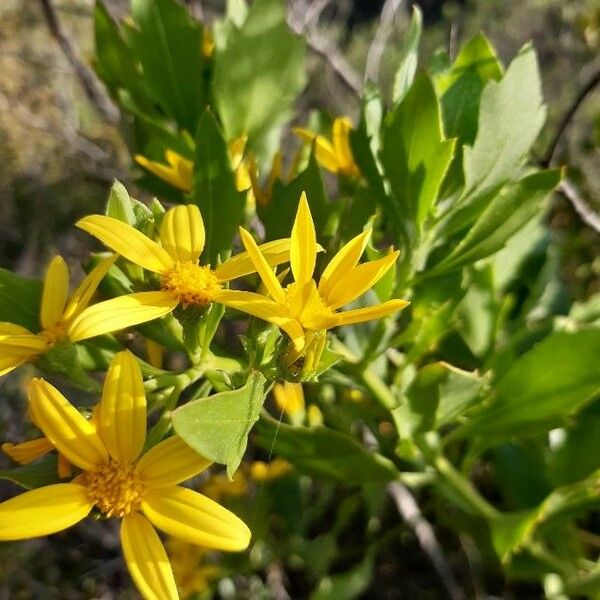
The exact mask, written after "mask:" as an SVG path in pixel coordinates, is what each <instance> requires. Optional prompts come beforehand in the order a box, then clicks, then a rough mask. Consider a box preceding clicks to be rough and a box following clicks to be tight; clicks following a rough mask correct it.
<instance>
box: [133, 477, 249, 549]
mask: <svg viewBox="0 0 600 600" xmlns="http://www.w3.org/2000/svg"><path fill="white" fill-rule="evenodd" d="M142 511H143V512H144V514H145V515H146V516H147V517H148V518H149V519H150V521H151V522H152V523H153V524H154V525H155V526H156V527H158V528H159V529H162V530H163V531H164V532H165V533H168V534H169V535H172V536H174V537H176V538H179V539H181V540H184V541H186V542H190V543H191V544H198V545H199V546H206V547H207V548H215V549H217V550H228V551H231V552H236V551H240V550H245V549H246V548H247V547H248V544H249V543H250V536H251V533H250V530H249V529H248V527H247V526H246V524H245V523H244V522H243V521H242V520H241V519H239V518H238V517H236V516H235V515H234V514H233V513H232V512H230V511H228V510H227V509H226V508H223V507H222V506H220V505H219V504H217V503H216V502H214V501H213V500H210V499H209V498H207V497H206V496H203V495H202V494H198V493H197V492H194V491H192V490H188V489H186V488H182V487H176V486H173V487H166V488H160V489H157V490H151V491H150V492H149V493H148V494H146V496H145V497H144V500H143V502H142Z"/></svg>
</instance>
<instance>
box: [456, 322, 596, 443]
mask: <svg viewBox="0 0 600 600" xmlns="http://www.w3.org/2000/svg"><path fill="white" fill-rule="evenodd" d="M598 356H600V336H599V335H598V332H597V331H578V332H574V333H571V332H556V333H553V334H551V335H549V336H548V337H546V338H545V339H544V340H543V341H541V342H540V343H539V344H537V345H536V346H534V347H533V348H532V349H531V350H529V351H528V352H527V353H525V354H524V355H523V356H522V357H520V358H519V359H518V360H517V361H516V362H515V363H514V364H513V366H512V368H510V369H509V371H508V372H507V373H506V374H505V375H504V376H503V377H502V378H501V379H500V381H498V382H497V384H496V385H495V398H493V399H492V401H491V403H490V405H489V407H488V408H486V409H485V410H483V411H482V412H481V413H479V414H478V415H476V416H474V417H473V418H472V419H471V420H470V421H469V423H467V424H466V425H465V427H464V428H463V429H462V430H461V432H460V434H461V437H464V436H478V437H481V438H483V439H484V440H485V441H486V443H487V442H488V441H495V440H498V439H509V438H512V437H515V436H519V435H529V434H533V433H539V432H545V431H548V430H549V429H551V428H553V427H555V426H557V425H560V424H561V423H563V422H564V421H565V419H566V418H567V417H568V416H569V415H572V414H574V413H576V412H577V411H578V410H579V409H581V408H582V406H583V405H585V404H586V403H587V402H588V401H589V400H591V399H593V398H594V397H596V396H597V395H598V394H599V393H600V371H599V370H598Z"/></svg>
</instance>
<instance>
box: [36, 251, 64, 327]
mask: <svg viewBox="0 0 600 600" xmlns="http://www.w3.org/2000/svg"><path fill="white" fill-rule="evenodd" d="M68 295H69V269H68V268H67V263H65V261H64V259H63V258H62V256H55V257H54V258H53V259H52V260H51V261H50V264H49V265H48V269H47V270H46V276H45V278H44V291H43V292H42V305H41V308H40V324H41V326H42V329H49V328H50V327H52V326H53V325H55V324H56V323H58V322H59V321H60V320H61V318H62V314H63V310H64V309H65V303H66V302H67V297H68Z"/></svg>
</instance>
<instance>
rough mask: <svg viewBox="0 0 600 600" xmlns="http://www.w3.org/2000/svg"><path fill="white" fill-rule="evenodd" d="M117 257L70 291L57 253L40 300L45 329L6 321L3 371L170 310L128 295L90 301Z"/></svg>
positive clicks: (0, 349)
mask: <svg viewBox="0 0 600 600" xmlns="http://www.w3.org/2000/svg"><path fill="white" fill-rule="evenodd" d="M115 260H116V256H111V257H109V258H106V259H104V260H103V261H101V262H100V263H99V264H98V265H97V266H96V267H95V268H94V269H92V270H91V271H90V273H89V274H88V275H87V276H86V277H85V278H84V280H83V281H82V282H81V284H80V285H79V287H77V289H76V290H75V291H74V292H73V293H72V294H71V295H70V296H69V270H68V268H67V264H66V263H65V261H64V260H63V258H62V257H61V256H55V257H54V258H53V259H52V260H51V261H50V264H49V265H48V268H47V270H46V275H45V278H44V286H43V290H42V301H41V305H40V325H41V326H42V329H41V331H39V332H38V333H32V332H31V331H29V330H28V329H26V328H25V327H21V326H20V325H15V324H14V323H0V375H4V374H5V373H8V372H9V371H11V370H12V369H14V368H15V367H18V366H19V365H22V364H23V363H26V362H30V361H32V360H35V359H36V358H37V357H39V356H40V355H42V354H44V353H46V352H48V351H49V350H50V349H52V348H53V347H54V346H55V345H57V344H59V343H61V342H65V341H70V342H79V341H81V340H85V339H88V338H91V337H95V336H97V335H102V334H105V333H112V332H113V331H117V330H119V329H124V328H125V327H130V326H132V325H137V324H138V323H141V322H143V321H148V320H151V319H155V318H156V317H159V316H161V315H163V314H165V309H164V307H163V308H162V309H161V308H160V307H159V306H158V305H157V306H154V307H140V306H138V305H137V303H135V302H134V303H133V304H132V303H131V302H130V301H127V300H125V301H124V300H123V299H122V298H115V299H113V300H107V301H105V302H99V303H97V304H94V305H91V306H90V305H89V304H90V301H91V299H92V297H93V295H94V293H95V292H96V289H97V288H98V285H99V284H100V281H101V280H102V278H103V277H104V275H106V273H107V272H108V270H109V269H110V267H111V266H112V264H113V263H114V262H115ZM119 308H124V309H126V310H125V311H120V314H119V315H118V316H117V317H115V316H114V315H113V310H118V309H119ZM167 312H168V309H167Z"/></svg>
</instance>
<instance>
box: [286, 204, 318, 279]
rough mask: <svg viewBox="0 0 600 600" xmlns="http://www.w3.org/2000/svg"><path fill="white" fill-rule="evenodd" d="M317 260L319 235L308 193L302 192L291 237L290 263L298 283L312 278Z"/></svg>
mask: <svg viewBox="0 0 600 600" xmlns="http://www.w3.org/2000/svg"><path fill="white" fill-rule="evenodd" d="M316 260H317V236H316V233H315V224H314V223H313V220H312V215H311V214H310V208H309V206H308V201H307V199H306V194H305V193H304V192H302V195H301V196H300V202H299V203H298V212H297V213H296V219H295V220H294V226H293V227H292V235H291V237H290V264H291V266H292V273H293V274H294V279H295V281H296V282H297V283H306V282H307V281H309V280H310V279H312V276H313V272H314V270H315V263H316Z"/></svg>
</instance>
